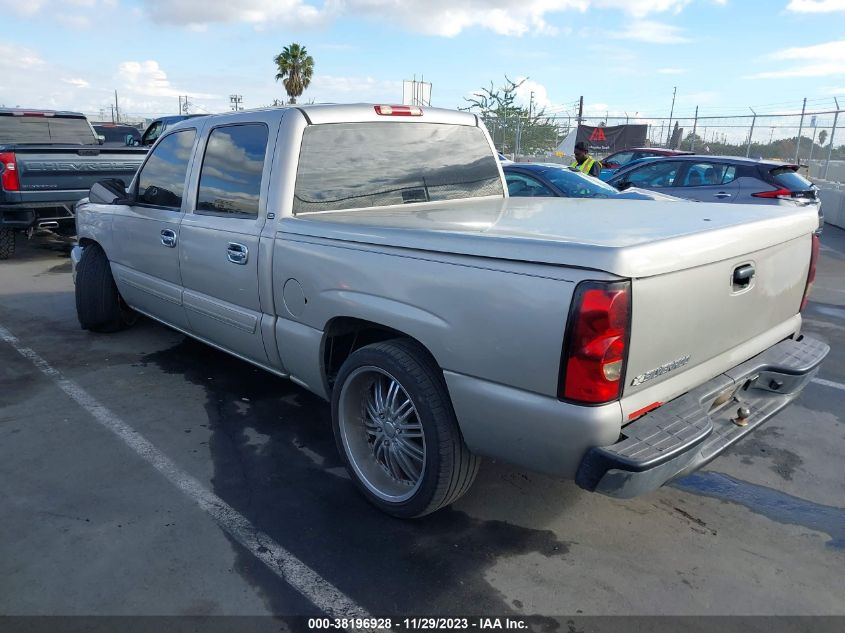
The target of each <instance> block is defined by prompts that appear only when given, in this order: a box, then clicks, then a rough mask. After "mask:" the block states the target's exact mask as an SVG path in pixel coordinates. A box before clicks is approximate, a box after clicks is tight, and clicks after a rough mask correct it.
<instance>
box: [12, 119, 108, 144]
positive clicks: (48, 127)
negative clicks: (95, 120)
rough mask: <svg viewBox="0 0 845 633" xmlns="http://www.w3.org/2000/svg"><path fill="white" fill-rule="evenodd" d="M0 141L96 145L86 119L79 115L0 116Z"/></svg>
mask: <svg viewBox="0 0 845 633" xmlns="http://www.w3.org/2000/svg"><path fill="white" fill-rule="evenodd" d="M0 143H71V144H74V145H80V144H81V145H97V144H98V141H97V137H96V136H94V131H93V130H92V129H91V126H90V125H88V121H87V120H86V119H83V118H79V117H61V118H60V117H52V116H50V117H47V116H12V115H3V116H0Z"/></svg>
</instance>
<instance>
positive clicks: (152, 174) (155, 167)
mask: <svg viewBox="0 0 845 633" xmlns="http://www.w3.org/2000/svg"><path fill="white" fill-rule="evenodd" d="M196 136H197V132H196V130H193V129H187V130H179V131H178V132H174V133H173V134H170V135H168V136H166V137H165V138H163V139H162V141H161V143H159V144H158V145H157V146H156V147H155V149H153V150H152V151H151V152H150V155H149V157H148V158H147V162H145V163H144V166H143V167H142V168H141V172H140V173H139V174H138V192H137V200H138V202H139V203H140V204H149V205H154V206H157V207H168V208H172V209H178V208H180V207H181V206H182V196H183V195H184V194H185V177H186V175H187V173H188V162H189V161H190V160H191V151H192V150H193V147H194V140H195V139H196Z"/></svg>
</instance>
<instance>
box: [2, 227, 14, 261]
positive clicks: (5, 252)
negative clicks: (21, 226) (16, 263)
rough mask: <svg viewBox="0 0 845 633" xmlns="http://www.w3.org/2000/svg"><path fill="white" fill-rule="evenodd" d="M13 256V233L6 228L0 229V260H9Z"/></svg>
mask: <svg viewBox="0 0 845 633" xmlns="http://www.w3.org/2000/svg"><path fill="white" fill-rule="evenodd" d="M14 254H15V232H14V231H13V230H12V229H10V228H8V227H3V228H0V259H9V258H10V257H11V256H12V255H14Z"/></svg>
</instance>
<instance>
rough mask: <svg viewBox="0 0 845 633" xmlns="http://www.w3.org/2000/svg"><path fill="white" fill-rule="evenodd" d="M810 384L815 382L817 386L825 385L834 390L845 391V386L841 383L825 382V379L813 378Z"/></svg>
mask: <svg viewBox="0 0 845 633" xmlns="http://www.w3.org/2000/svg"><path fill="white" fill-rule="evenodd" d="M810 382H814V383H816V384H817V385H824V386H825V387H833V388H834V389H841V390H842V391H845V385H843V384H842V383H840V382H833V381H832V380H825V379H824V378H813V379H812V380H811V381H810Z"/></svg>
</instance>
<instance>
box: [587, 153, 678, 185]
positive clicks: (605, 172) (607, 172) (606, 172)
mask: <svg viewBox="0 0 845 633" xmlns="http://www.w3.org/2000/svg"><path fill="white" fill-rule="evenodd" d="M663 158H666V157H665V156H643V157H642V158H635V159H634V160H632V161H630V162H629V163H626V164H625V167H624V168H623V169H628V168H630V167H633V166H634V165H642V164H643V163H648V162H650V161H653V160H661V159H663ZM618 171H619V170H618V169H604V168H602V170H601V174H599V178H600V179H601V180H602V181H604V182H607V181H608V180H610V179H611V178H613V176H615V175H616V173H617V172H618Z"/></svg>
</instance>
